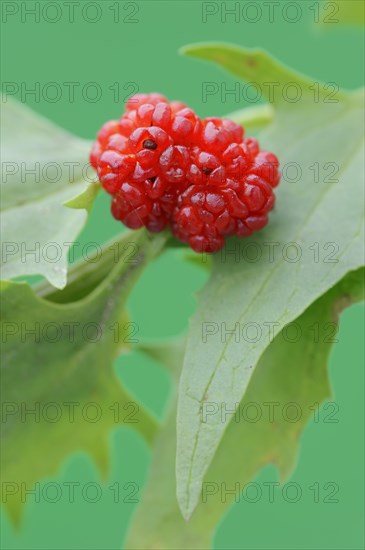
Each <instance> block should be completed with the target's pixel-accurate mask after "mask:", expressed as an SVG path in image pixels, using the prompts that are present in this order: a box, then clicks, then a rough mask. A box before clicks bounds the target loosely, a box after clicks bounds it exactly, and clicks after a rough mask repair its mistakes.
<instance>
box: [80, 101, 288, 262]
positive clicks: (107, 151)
mask: <svg viewBox="0 0 365 550" xmlns="http://www.w3.org/2000/svg"><path fill="white" fill-rule="evenodd" d="M90 162H91V165H92V166H93V167H94V168H95V170H96V171H97V174H98V177H99V180H100V182H101V184H102V186H103V187H104V189H105V190H106V191H107V192H108V193H109V194H111V195H112V197H113V198H112V206H111V212H112V215H113V216H114V217H115V218H116V219H117V220H120V221H121V222H123V223H124V224H125V225H126V226H127V227H129V228H131V229H138V228H140V227H143V226H145V227H146V228H147V229H148V230H149V231H152V232H159V231H162V230H164V229H165V228H166V227H167V226H170V228H171V231H172V233H173V235H174V236H175V237H176V238H177V239H178V240H180V241H182V242H185V243H187V244H188V245H189V246H190V247H191V248H192V249H193V250H195V251H196V252H210V253H213V252H217V251H218V250H220V249H221V248H222V247H223V245H224V241H225V238H226V237H228V236H231V235H237V236H239V237H246V236H248V235H251V234H252V233H253V232H254V231H258V230H259V229H262V228H263V227H264V226H265V225H266V224H267V223H268V213H269V211H270V210H271V209H272V208H273V206H274V203H275V196H274V192H273V189H274V188H275V187H276V186H277V185H278V184H279V181H280V173H279V161H278V159H277V157H276V156H275V155H274V154H273V153H270V152H268V151H261V150H260V147H259V143H258V142H257V140H256V139H254V138H245V137H244V130H243V128H242V127H241V126H239V125H238V124H236V123H235V122H233V121H231V120H228V119H224V118H218V117H210V118H205V119H200V118H199V117H198V116H197V115H196V114H195V113H194V111H192V109H189V108H188V107H186V105H184V104H183V103H180V102H178V101H173V102H168V101H167V99H166V98H164V97H163V96H162V95H160V94H157V93H153V94H137V95H135V96H133V97H131V98H130V99H129V100H128V102H127V103H126V111H125V113H124V114H123V115H122V116H121V118H120V119H119V120H113V121H109V122H107V123H106V124H104V125H103V126H102V128H101V129H100V130H99V132H98V134H97V140H96V142H95V143H94V145H93V148H92V151H91V154H90Z"/></svg>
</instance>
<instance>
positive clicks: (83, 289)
mask: <svg viewBox="0 0 365 550" xmlns="http://www.w3.org/2000/svg"><path fill="white" fill-rule="evenodd" d="M166 240H167V237H166V236H165V235H163V234H160V235H152V234H149V233H147V232H146V231H145V230H143V229H142V230H139V231H128V232H126V233H122V234H121V235H120V236H118V237H117V238H114V239H112V240H110V241H108V242H107V243H106V244H105V245H104V246H103V247H102V248H101V251H99V252H98V253H97V254H95V255H94V256H92V257H91V258H88V259H87V260H86V259H84V258H82V259H80V260H78V261H77V262H75V263H74V264H72V265H71V266H70V268H69V271H68V277H67V286H66V287H65V288H64V289H62V290H60V289H57V288H55V287H53V286H52V285H51V284H50V283H49V282H48V281H46V280H45V281H42V282H41V283H39V284H37V285H35V286H34V291H35V292H36V294H37V295H38V296H39V297H41V298H45V299H47V300H49V301H51V302H56V303H69V302H74V301H76V300H80V299H82V298H84V297H85V296H87V295H88V294H89V293H90V292H92V291H93V290H94V289H95V288H96V287H97V286H98V285H99V284H100V283H101V282H102V281H104V280H105V279H106V278H107V277H108V275H109V274H110V273H111V271H113V269H114V268H115V267H116V265H117V264H118V263H120V262H122V263H123V264H125V266H126V267H127V266H128V265H129V266H131V267H132V266H134V265H136V263H138V262H139V261H140V258H139V255H140V254H141V253H144V252H145V248H146V246H148V248H149V249H151V252H152V255H151V259H152V258H153V257H155V256H158V255H159V254H160V253H161V252H162V250H163V248H164V246H165V243H166ZM154 249H155V250H154Z"/></svg>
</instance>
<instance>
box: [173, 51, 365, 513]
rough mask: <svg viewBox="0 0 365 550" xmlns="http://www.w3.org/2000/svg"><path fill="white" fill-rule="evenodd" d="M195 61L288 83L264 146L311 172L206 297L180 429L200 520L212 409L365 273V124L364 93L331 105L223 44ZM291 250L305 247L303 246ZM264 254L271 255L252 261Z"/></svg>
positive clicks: (280, 194) (183, 489)
mask: <svg viewBox="0 0 365 550" xmlns="http://www.w3.org/2000/svg"><path fill="white" fill-rule="evenodd" d="M184 51H185V53H187V54H189V55H192V56H195V57H199V58H203V59H208V60H211V61H215V62H217V63H218V64H219V65H221V66H222V67H224V68H226V69H228V70H230V71H231V72H232V73H233V74H235V75H236V76H238V77H241V78H243V79H245V80H249V81H250V82H251V83H255V84H256V86H257V87H260V88H261V90H264V91H265V90H267V87H266V86H265V82H266V83H267V82H270V81H274V82H277V87H276V92H275V96H274V101H273V105H274V108H275V116H274V118H273V121H272V123H271V124H270V125H268V126H267V127H266V128H265V130H264V131H263V132H262V133H261V134H260V135H259V139H260V143H261V144H262V146H263V148H267V149H269V150H272V151H273V152H275V153H276V154H277V155H278V157H279V159H280V162H281V165H282V166H283V167H284V168H285V167H287V166H289V163H295V165H296V166H297V168H298V170H299V171H301V174H302V175H301V178H300V180H299V181H297V182H296V183H288V182H287V181H285V179H284V181H282V183H281V185H280V186H279V188H278V190H277V203H276V207H275V211H274V212H273V213H272V215H271V221H270V224H269V225H268V227H266V228H265V229H264V230H263V231H261V232H259V233H257V234H255V235H253V236H252V237H250V238H248V239H241V240H240V239H232V240H230V241H229V242H228V243H227V245H226V247H225V249H224V250H223V252H222V254H217V255H215V257H214V262H213V273H212V276H211V278H210V280H209V282H208V284H207V286H206V287H205V288H204V289H203V291H201V292H200V293H199V296H198V310H197V312H196V314H195V315H194V317H193V319H192V321H191V325H190V333H189V338H188V343H187V350H186V356H185V362H184V368H183V372H182V376H181V382H180V388H179V407H178V420H177V421H178V430H177V438H178V443H177V484H178V488H177V492H178V499H179V503H180V506H181V510H182V512H183V515H184V516H185V517H186V518H188V517H190V515H191V513H192V512H193V510H194V508H195V506H196V504H197V502H198V499H199V494H200V489H201V484H202V480H203V478H204V475H205V473H206V471H207V469H208V467H209V464H210V462H211V460H212V458H213V456H214V453H215V451H216V449H217V447H218V445H219V442H220V440H221V438H222V437H223V434H224V431H225V429H226V424H225V423H222V422H219V421H217V419H216V418H211V419H209V421H208V422H206V423H203V422H202V420H201V414H200V412H201V407H202V405H203V403H204V402H206V401H212V402H216V403H221V402H225V403H226V405H227V408H228V409H229V408H230V407H231V408H232V407H233V406H234V404H235V403H237V402H240V400H241V399H242V396H243V395H244V393H245V391H246V389H247V386H248V383H249V380H250V378H251V375H252V372H253V370H254V366H255V365H256V364H257V362H258V360H259V358H260V356H261V355H262V353H263V352H264V350H265V348H266V347H267V346H268V344H269V342H270V338H269V335H270V323H276V324H275V328H276V331H279V330H281V329H282V328H283V327H284V326H285V325H287V324H288V323H290V322H291V321H292V320H294V319H295V318H297V317H298V316H299V315H300V314H301V313H302V312H303V311H305V310H306V309H307V308H308V306H309V305H310V304H311V303H313V302H314V301H315V300H316V299H317V298H318V297H320V296H321V295H322V294H324V293H325V292H326V291H327V290H328V289H329V288H331V287H332V286H333V285H335V284H336V283H337V282H338V281H339V280H341V278H342V277H344V276H345V275H346V273H347V272H349V271H350V270H354V269H356V268H358V267H359V266H361V265H363V241H362V239H363V219H364V213H363V206H362V203H363V201H362V197H363V182H362V177H363V176H362V174H363V147H362V145H363V122H362V121H363V118H364V117H363V101H362V94H360V92H356V93H350V92H343V91H340V92H338V93H337V94H336V97H335V98H332V97H331V98H330V99H335V100H336V102H334V103H332V102H328V94H329V91H328V90H327V89H326V88H325V86H322V85H319V84H318V83H317V84H314V83H313V81H311V80H310V79H308V78H306V77H304V76H301V75H298V74H296V73H294V72H292V71H291V70H290V69H288V68H286V67H285V66H283V65H281V64H280V63H279V62H278V61H276V60H274V59H272V58H271V57H270V56H269V55H268V54H266V53H264V52H262V51H259V50H246V49H241V48H236V47H233V46H227V45H219V44H217V45H216V44H212V45H197V46H190V47H187V48H185V50H184ZM288 83H292V84H293V83H294V85H295V86H296V87H297V90H300V93H301V96H302V98H301V100H300V102H297V103H292V102H290V101H286V100H285V99H284V98H285V97H286V96H285V93H284V92H285V89H286V88H285V86H286V85H287V84H288ZM344 136H346V139H344ZM316 168H317V169H318V170H319V173H320V176H319V178H316V177H315V173H314V172H313V171H314V170H315V169H316ZM333 168H334V172H335V174H333ZM327 169H329V171H327ZM331 170H332V174H331V175H330V172H331ZM316 180H317V181H316ZM288 243H294V245H293V244H291V245H290V246H291V247H292V248H290V247H289V248H288V246H287V245H288ZM249 245H250V246H251V254H249V253H248V250H249V249H248V248H247V247H248V246H249ZM257 250H258V252H257ZM252 251H253V253H254V254H255V253H256V254H259V253H260V254H261V256H259V257H257V259H256V260H254V261H252ZM255 251H256V252H255ZM293 252H294V254H293ZM296 256H297V259H296V260H295V257H296ZM293 257H294V261H290V260H292V259H293ZM288 258H289V259H288ZM248 323H254V324H255V325H254V327H258V329H257V330H259V338H258V340H255V339H254V340H252V335H251V336H250V337H249V338H251V341H250V340H249V338H245V339H243V338H242V337H240V336H239V335H237V330H238V332H239V334H242V330H245V327H247V324H248ZM251 326H252V325H251ZM271 327H272V325H271ZM226 330H230V331H233V332H231V334H227V333H226ZM255 330H256V329H255ZM212 333H213V334H212ZM204 336H205V338H204Z"/></svg>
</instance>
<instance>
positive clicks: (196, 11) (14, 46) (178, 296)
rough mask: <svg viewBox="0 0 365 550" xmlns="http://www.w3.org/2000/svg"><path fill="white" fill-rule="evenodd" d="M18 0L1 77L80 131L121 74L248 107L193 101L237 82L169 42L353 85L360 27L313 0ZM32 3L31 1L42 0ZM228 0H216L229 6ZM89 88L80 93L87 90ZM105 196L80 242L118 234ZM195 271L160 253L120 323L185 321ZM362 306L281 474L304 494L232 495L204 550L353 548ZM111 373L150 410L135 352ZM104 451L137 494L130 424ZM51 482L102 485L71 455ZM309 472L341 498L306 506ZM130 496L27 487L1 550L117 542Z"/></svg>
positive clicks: (141, 463)
mask: <svg viewBox="0 0 365 550" xmlns="http://www.w3.org/2000/svg"><path fill="white" fill-rule="evenodd" d="M4 4H5V2H3V9H4ZM20 4H23V5H26V6H27V7H29V8H32V7H34V4H37V2H25V3H24V2H22V3H19V10H20V11H19V12H18V13H17V14H15V15H14V16H9V18H8V20H7V22H6V24H4V25H3V31H4V32H3V38H2V40H3V54H2V79H3V81H4V82H5V83H12V82H13V83H16V84H17V85H18V86H19V91H18V92H17V93H16V94H15V97H17V98H18V99H20V100H22V101H23V100H25V102H26V103H27V104H28V105H29V106H30V107H32V108H33V109H35V110H36V111H37V112H39V113H41V114H43V115H45V116H47V117H49V118H50V119H51V120H53V121H54V122H56V123H58V124H59V125H61V126H63V127H65V128H67V129H68V130H70V131H71V132H73V133H75V134H77V135H79V136H82V137H85V138H89V139H91V138H93V136H94V135H95V133H96V131H97V130H98V128H99V127H100V126H101V124H102V123H103V122H104V121H105V120H107V119H109V118H115V117H118V116H119V115H120V113H121V111H122V99H121V100H120V101H119V103H118V102H116V101H115V98H114V95H113V92H112V90H110V89H109V87H110V86H113V85H114V83H115V82H118V83H119V88H120V92H121V98H123V97H125V96H126V95H127V94H128V93H129V92H130V91H131V88H130V87H127V86H128V83H130V82H133V83H135V86H136V87H138V89H139V91H141V92H150V91H159V92H161V93H163V94H164V95H166V96H167V97H168V98H169V99H180V100H182V101H184V102H186V103H188V104H189V105H190V106H192V107H193V108H194V109H196V110H197V112H198V113H199V114H200V115H202V116H208V115H223V114H225V113H228V112H231V111H233V110H235V109H238V108H240V107H244V106H249V105H250V103H245V102H244V101H242V102H241V103H236V102H235V100H234V98H233V97H232V96H228V98H227V101H226V102H222V101H221V98H220V96H219V94H217V95H216V96H214V97H212V98H210V99H209V101H207V102H205V103H204V102H203V100H202V94H201V89H202V82H207V81H209V82H217V83H218V85H219V84H220V83H222V82H224V83H225V85H226V86H227V88H228V89H230V88H233V86H234V83H235V79H234V78H233V77H230V76H229V75H228V74H225V73H223V72H222V71H220V70H219V69H218V68H216V67H215V66H213V65H209V64H204V63H200V62H197V61H195V60H192V59H188V58H184V57H182V56H179V55H178V49H179V48H180V47H181V46H183V45H185V44H187V43H190V42H198V41H207V40H219V41H229V42H231V43H236V44H239V45H243V46H249V47H255V46H259V47H262V48H265V49H266V50H267V51H269V52H270V53H271V54H273V55H274V56H276V57H278V58H279V59H281V60H282V61H284V62H285V63H286V64H288V65H290V66H292V67H293V68H295V69H297V70H299V71H301V72H304V73H307V74H309V75H311V76H312V77H314V79H318V80H322V81H325V82H335V83H336V84H338V85H339V86H340V87H344V88H349V89H353V88H356V87H359V86H361V85H362V84H363V61H364V60H363V53H362V52H363V31H362V29H361V28H360V27H349V26H346V25H344V26H342V25H341V24H338V23H333V24H325V25H323V26H320V25H318V24H315V23H314V21H313V18H314V11H313V10H311V9H310V7H311V6H313V5H314V4H317V3H316V2H313V1H309V2H307V1H302V2H296V4H297V5H299V6H300V8H301V10H302V16H301V17H300V20H299V21H297V22H295V23H290V22H288V21H285V18H284V15H283V13H284V14H287V15H288V16H289V17H292V16H293V15H292V13H291V12H283V9H287V6H286V7H285V5H287V4H288V2H280V6H279V7H278V8H276V10H277V11H276V16H275V20H274V22H270V21H269V18H268V11H267V8H265V7H264V6H262V13H263V16H262V18H261V19H260V20H259V21H257V22H247V21H245V20H244V17H242V14H241V16H240V17H239V20H238V21H235V20H234V17H233V16H228V17H227V22H226V23H224V22H223V21H222V19H221V17H220V14H221V13H222V9H223V6H222V4H224V3H221V2H215V3H213V4H214V5H215V6H216V7H217V8H218V10H219V13H218V14H216V15H214V16H212V17H209V18H208V21H207V22H206V23H204V22H203V21H202V3H201V2H195V1H188V2H186V1H185V2H170V1H161V2H156V1H154V0H153V1H141V2H137V3H136V4H137V6H138V12H137V13H135V15H134V16H133V17H134V19H136V20H137V22H135V23H128V22H126V21H123V18H125V17H127V16H128V13H131V12H132V10H133V6H125V4H128V3H126V2H124V3H119V4H120V19H121V20H120V21H119V22H114V21H113V12H112V11H111V10H110V7H111V6H112V5H114V6H115V5H116V4H117V2H115V1H112V2H109V1H108V0H107V1H103V2H96V4H97V5H98V6H99V10H101V18H100V20H99V21H96V22H95V23H91V22H89V21H87V20H85V18H83V17H82V15H81V14H82V9H81V8H82V6H83V5H84V4H90V2H79V3H78V7H77V6H76V7H75V17H74V22H73V23H70V22H69V21H68V16H67V13H68V12H67V8H66V7H65V6H64V3H63V2H58V4H59V6H60V7H61V12H62V14H61V19H60V20H59V21H57V22H54V23H51V22H49V21H47V20H46V19H47V18H48V19H51V18H54V17H55V13H56V12H55V11H52V7H49V8H47V9H49V11H48V12H45V16H43V15H42V13H41V16H40V21H36V20H35V17H34V16H32V15H26V14H24V12H23V15H24V16H25V21H22V19H21V6H20ZM38 4H39V5H40V7H41V9H43V6H44V5H46V4H50V2H38ZM129 4H134V3H129ZM233 4H234V3H233V2H226V6H227V8H229V7H232V5H233ZM240 4H241V5H243V4H244V3H243V2H241V3H240ZM258 4H260V2H258ZM261 4H262V3H261ZM125 7H126V8H127V9H125ZM23 9H24V8H23ZM95 13H96V12H95V11H94V12H93V9H92V7H90V11H88V12H86V17H89V19H90V18H93V17H94V14H95ZM246 13H247V15H248V17H249V18H251V19H252V18H253V17H254V15H253V13H254V12H253V11H252V12H246ZM3 15H4V14H3ZM3 23H4V17H3ZM36 82H39V86H40V90H41V93H40V95H39V97H34V95H33V96H32V95H30V94H28V95H27V96H26V97H24V93H23V94H22V91H21V88H22V86H23V92H24V87H27V88H28V89H30V88H32V87H33V88H34V86H35V83H36ZM49 82H56V83H58V84H59V85H60V86H61V89H62V96H61V98H60V100H58V101H54V102H52V101H49V98H48V99H47V96H45V94H44V93H43V94H42V90H43V91H44V90H45V88H44V85H46V84H47V83H49ZM64 82H78V83H80V86H78V87H77V88H75V98H74V101H73V102H70V101H69V96H68V93H67V88H66V87H65V86H64V85H63V83H64ZM89 82H97V83H98V85H99V86H100V88H101V91H102V94H101V97H100V99H99V100H97V101H95V102H92V101H88V99H87V98H85V96H84V97H83V94H82V93H81V89H82V88H83V87H84V86H85V84H87V83H89ZM84 89H85V88H84ZM89 91H90V94H91V92H92V90H91V88H90V89H89ZM49 92H50V93H51V89H49ZM251 104H252V103H251ZM344 139H346V137H345V136H344ZM108 201H109V199H108V198H107V197H105V196H100V197H98V199H97V205H96V207H95V209H94V211H93V213H92V215H91V219H90V220H89V224H88V227H87V228H86V229H85V230H84V231H83V233H82V235H81V236H80V238H79V241H80V242H81V243H86V242H89V241H93V242H97V243H100V244H101V243H103V242H104V241H105V240H106V239H107V238H110V237H112V236H113V235H115V234H117V233H118V232H119V231H120V230H121V227H120V225H119V224H118V223H117V222H115V221H113V220H112V219H111V218H110V217H109V215H108V208H109V207H108ZM205 278H206V274H205V273H204V271H203V270H202V269H201V268H199V267H198V266H194V265H193V264H189V263H187V262H184V261H183V259H182V254H181V252H177V251H170V252H168V253H167V254H165V255H164V256H163V257H162V258H160V259H159V260H158V261H157V262H155V264H154V265H153V266H151V267H150V268H149V269H148V270H147V271H146V272H145V273H144V275H143V277H142V279H141V280H140V281H139V283H138V284H137V287H136V289H135V291H134V293H133V296H132V297H131V299H130V302H129V306H130V311H131V316H132V320H134V321H135V322H137V323H138V327H139V331H138V338H140V339H141V340H142V339H145V338H164V337H166V336H173V335H175V334H178V333H180V332H182V331H184V330H185V329H186V326H187V322H188V318H189V316H190V315H191V314H192V312H193V311H194V307H195V305H194V304H195V302H194V292H196V291H197V290H198V289H199V288H200V287H201V286H202V285H203V284H204V281H205ZM363 311H364V310H363V307H362V306H355V307H352V308H351V309H350V310H348V311H346V312H345V313H344V314H343V317H342V324H341V329H340V333H339V336H338V338H339V342H338V343H337V344H335V345H334V349H333V353H332V356H331V361H330V376H331V382H332V387H333V392H334V398H333V399H334V400H335V401H336V403H337V404H338V406H339V411H338V413H337V418H338V420H339V422H338V423H324V422H319V423H316V422H314V421H312V422H311V423H310V424H309V425H308V426H307V428H306V430H305V433H304V436H303V437H302V440H301V444H300V455H299V459H298V464H297V467H296V469H295V471H294V473H293V476H292V478H291V481H293V482H296V483H298V484H300V486H301V488H302V491H303V498H302V499H301V500H300V501H299V502H297V503H288V502H286V501H285V500H284V499H283V497H282V496H281V491H280V490H279V491H277V492H276V493H275V495H276V498H275V502H274V503H270V502H269V500H268V498H267V493H265V492H264V495H266V496H263V497H262V499H260V500H259V501H258V502H256V503H247V502H244V501H242V502H240V503H239V504H235V505H234V506H233V507H232V508H231V509H230V510H229V512H228V513H227V515H226V517H225V518H224V520H223V521H222V522H221V524H220V525H219V527H218V529H217V533H216V536H215V541H214V547H215V548H222V549H226V548H227V549H228V548H247V549H266V548H267V549H271V548H273V549H274V548H275V549H276V548H278V549H279V548H288V549H289V548H292V549H307V548H311V549H327V548H328V549H330V548H331V549H341V550H342V549H358V548H359V549H360V548H364V524H363V514H364V492H363V487H364V471H363V464H364V447H363V433H364V420H363V418H364V408H363V398H364V379H363V368H362V364H363V348H362V345H361V340H362V331H363V329H364V326H363V324H364V323H363V319H364V315H363ZM100 367H101V368H102V367H103V366H102V365H101V366H100ZM116 371H117V373H118V376H120V378H121V379H122V380H123V382H124V383H125V384H126V385H127V387H128V388H129V389H130V391H131V392H133V393H134V394H135V395H136V396H137V397H138V398H139V399H140V400H141V401H142V402H143V403H144V404H145V406H147V407H148V408H149V409H150V410H152V411H153V412H154V413H155V414H156V415H157V416H158V417H160V418H162V417H163V415H164V411H165V409H166V400H167V398H168V392H169V386H170V382H169V378H168V376H167V374H166V373H165V372H164V371H163V370H162V368H161V367H160V366H159V365H158V364H156V363H153V362H152V361H149V360H147V359H145V358H144V357H143V356H142V355H140V354H138V353H136V352H135V353H133V354H130V355H128V356H124V357H123V358H121V359H120V360H118V362H117V364H116ZM110 453H111V455H110V456H111V459H110V474H109V477H108V480H107V485H110V484H113V483H114V482H118V483H119V484H120V486H123V485H124V484H125V483H127V482H134V483H137V484H138V485H139V486H140V487H141V490H140V491H139V496H141V493H142V486H143V484H144V482H145V480H146V476H147V473H148V464H149V460H150V454H149V451H148V448H147V446H146V445H145V443H144V442H143V441H142V440H141V438H140V437H139V436H138V435H137V434H136V433H135V432H133V431H132V430H130V429H128V428H126V427H125V428H124V427H123V428H122V427H119V428H116V429H115V430H114V431H113V432H112V433H111V434H110ZM276 480H277V474H276V471H275V469H274V468H271V467H268V468H265V469H264V470H263V471H261V472H260V474H259V476H258V478H257V479H256V480H255V481H256V482H257V483H260V484H262V483H264V482H267V481H276ZM49 481H57V482H58V483H61V484H62V483H64V482H67V481H78V482H80V483H81V484H85V483H88V482H99V483H102V481H101V479H100V475H99V473H98V471H97V469H96V467H95V465H94V464H93V462H92V461H91V460H90V459H89V458H88V456H86V455H84V454H75V455H74V456H71V457H69V458H68V459H67V460H66V461H65V463H64V464H63V467H62V468H61V469H60V471H59V473H58V476H57V478H52V479H46V480H43V481H42V482H49ZM316 482H318V483H319V484H320V486H321V487H323V485H324V484H325V483H326V482H334V483H336V484H337V485H338V486H339V493H338V494H337V495H336V498H338V500H339V502H337V503H325V502H323V497H324V496H325V495H326V494H328V492H329V491H328V490H327V491H324V492H323V493H321V499H320V500H321V502H319V503H315V502H314V499H313V491H311V490H310V489H309V486H311V485H313V484H314V483H316ZM124 495H126V493H124ZM135 506H136V504H131V503H123V502H119V503H118V504H115V503H114V502H113V495H112V492H111V491H110V490H108V489H107V488H106V489H105V490H104V492H103V497H102V499H101V500H100V502H98V503H94V504H92V503H87V502H84V501H83V500H82V499H81V497H77V498H76V500H75V502H74V503H73V504H70V503H69V502H68V499H67V498H66V497H65V498H63V499H62V500H61V501H59V502H57V503H54V504H52V503H47V502H40V503H35V502H33V499H32V497H30V498H29V501H28V503H27V505H26V506H25V508H24V515H23V520H22V523H21V526H20V529H19V530H18V531H17V530H15V529H14V528H13V526H12V525H11V523H10V521H9V519H8V518H7V515H6V513H5V512H3V513H2V516H1V527H2V546H3V548H6V549H7V548H9V549H23V548H24V549H26V548H29V549H30V548H34V549H38V548H49V549H56V548H57V549H71V548H72V549H76V548H85V549H86V548H90V549H102V548H103V549H109V548H110V549H112V548H120V547H121V544H122V540H123V538H124V536H125V533H126V529H127V526H128V523H129V521H130V518H131V516H132V514H133V511H134V509H135Z"/></svg>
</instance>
